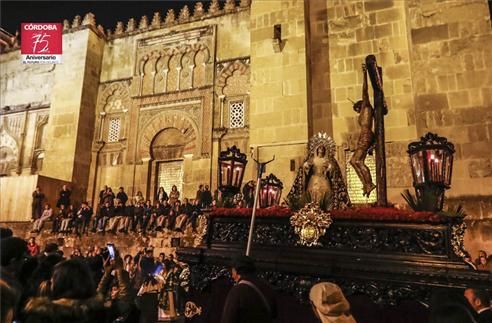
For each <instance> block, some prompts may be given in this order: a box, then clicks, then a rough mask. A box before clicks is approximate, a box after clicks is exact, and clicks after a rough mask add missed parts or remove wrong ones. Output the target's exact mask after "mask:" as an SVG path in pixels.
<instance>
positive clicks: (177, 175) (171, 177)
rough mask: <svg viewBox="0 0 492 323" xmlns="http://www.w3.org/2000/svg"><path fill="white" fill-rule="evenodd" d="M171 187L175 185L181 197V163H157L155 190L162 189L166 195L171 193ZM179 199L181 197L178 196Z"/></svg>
mask: <svg viewBox="0 0 492 323" xmlns="http://www.w3.org/2000/svg"><path fill="white" fill-rule="evenodd" d="M173 185H176V187H177V188H178V191H179V192H180V194H181V195H182V194H183V193H182V191H181V190H182V188H183V161H181V160H180V161H172V162H163V163H159V172H158V175H157V188H156V189H158V188H159V187H161V186H162V187H164V190H165V191H166V193H167V194H169V192H170V191H171V188H172V186H173ZM180 198H181V196H180Z"/></svg>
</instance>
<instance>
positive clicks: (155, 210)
mask: <svg viewBox="0 0 492 323" xmlns="http://www.w3.org/2000/svg"><path fill="white" fill-rule="evenodd" d="M160 216H162V208H161V203H160V202H159V201H156V202H155V204H154V206H153V207H152V212H151V213H150V219H149V223H148V225H147V229H148V230H154V231H155V230H157V229H158V228H157V227H158V224H157V220H158V219H159V220H161V219H160V218H159V217H160Z"/></svg>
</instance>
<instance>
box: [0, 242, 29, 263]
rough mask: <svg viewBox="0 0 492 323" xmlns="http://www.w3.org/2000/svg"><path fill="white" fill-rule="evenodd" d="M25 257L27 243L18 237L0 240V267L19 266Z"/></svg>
mask: <svg viewBox="0 0 492 323" xmlns="http://www.w3.org/2000/svg"><path fill="white" fill-rule="evenodd" d="M26 255H27V242H26V241H25V240H23V239H21V238H18V237H8V238H5V239H2V243H0V257H1V265H2V266H9V265H14V266H16V267H17V265H20V263H21V262H22V261H23V260H24V259H25V257H26Z"/></svg>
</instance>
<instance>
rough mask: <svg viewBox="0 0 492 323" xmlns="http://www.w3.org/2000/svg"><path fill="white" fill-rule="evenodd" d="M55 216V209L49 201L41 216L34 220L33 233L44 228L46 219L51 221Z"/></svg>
mask: <svg viewBox="0 0 492 323" xmlns="http://www.w3.org/2000/svg"><path fill="white" fill-rule="evenodd" d="M52 217H53V209H52V208H51V207H50V205H49V204H48V203H46V204H45V205H44V210H43V213H42V214H41V217H40V218H39V219H37V220H36V221H34V225H33V228H32V231H31V232H32V233H39V232H40V231H41V230H42V229H43V224H44V222H46V221H50V220H51V219H52Z"/></svg>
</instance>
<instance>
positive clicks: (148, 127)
mask: <svg viewBox="0 0 492 323" xmlns="http://www.w3.org/2000/svg"><path fill="white" fill-rule="evenodd" d="M168 128H176V129H178V130H180V131H181V133H182V134H183V135H185V137H186V139H187V141H188V142H194V143H195V148H194V154H195V155H200V153H201V152H200V144H199V142H197V138H199V137H200V136H199V134H200V132H199V129H198V126H197V124H196V122H195V121H194V120H193V118H192V117H191V116H190V115H188V113H186V112H183V111H177V110H176V111H175V110H172V111H163V112H161V113H159V114H157V115H155V116H154V117H153V118H152V119H150V120H149V121H148V122H146V123H145V124H144V125H143V126H142V128H141V129H143V131H142V133H141V134H140V136H139V140H138V147H139V151H138V154H139V156H138V159H140V160H150V159H151V153H150V149H151V144H152V141H153V139H154V138H155V136H156V135H157V134H159V133H160V132H161V131H162V130H163V129H168Z"/></svg>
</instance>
